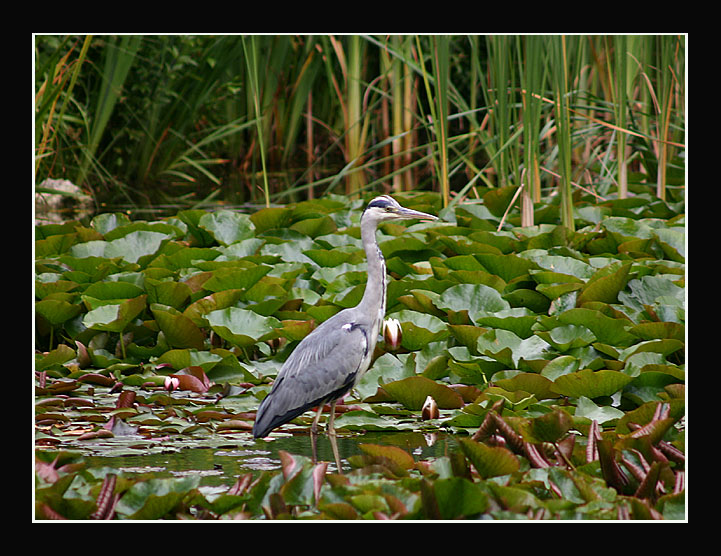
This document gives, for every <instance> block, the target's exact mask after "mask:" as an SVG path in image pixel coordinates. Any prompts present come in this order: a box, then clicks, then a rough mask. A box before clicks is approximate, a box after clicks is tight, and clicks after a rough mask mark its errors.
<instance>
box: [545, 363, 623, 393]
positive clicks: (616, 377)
mask: <svg viewBox="0 0 721 556" xmlns="http://www.w3.org/2000/svg"><path fill="white" fill-rule="evenodd" d="M632 380H633V378H632V377H630V376H629V375H627V374H624V373H621V372H618V371H608V370H602V371H592V370H591V369H583V370H581V371H576V372H575V373H569V374H565V375H562V376H559V377H558V378H556V380H554V381H553V386H552V387H551V389H552V390H553V391H554V392H556V393H558V394H561V395H562V396H568V397H572V398H579V397H581V396H585V397H587V398H598V397H599V396H610V395H612V394H615V393H616V392H618V391H619V390H622V389H623V387H624V386H626V385H627V384H628V383H629V382H631V381H632Z"/></svg>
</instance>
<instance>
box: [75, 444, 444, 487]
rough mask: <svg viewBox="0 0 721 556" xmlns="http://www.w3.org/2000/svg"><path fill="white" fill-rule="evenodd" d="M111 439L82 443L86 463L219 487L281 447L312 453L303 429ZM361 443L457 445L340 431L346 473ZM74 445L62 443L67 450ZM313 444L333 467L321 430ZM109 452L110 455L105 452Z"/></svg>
mask: <svg viewBox="0 0 721 556" xmlns="http://www.w3.org/2000/svg"><path fill="white" fill-rule="evenodd" d="M216 436H217V435H216ZM113 440H115V439H103V440H98V441H89V442H88V441H84V442H83V447H84V449H83V450H82V451H83V452H84V453H86V454H90V455H87V456H86V457H85V461H86V464H87V465H88V467H111V468H114V469H118V470H120V471H122V472H123V473H125V474H130V473H137V477H138V478H150V477H183V476H187V475H189V474H193V475H198V474H199V475H201V476H202V480H201V487H205V488H211V489H213V488H218V489H219V490H226V489H227V487H230V486H232V485H233V484H234V483H235V481H236V480H237V478H238V476H239V475H242V474H245V473H248V472H252V473H254V474H258V473H260V472H262V471H272V470H276V469H280V457H279V455H278V452H279V451H280V450H284V451H287V452H290V453H291V454H296V455H303V456H306V457H311V444H310V437H309V436H308V435H306V434H296V435H290V434H274V435H271V436H270V437H269V438H268V439H262V440H254V439H253V438H252V437H251V436H250V434H244V435H243V436H242V437H241V436H240V435H237V436H234V437H228V438H220V439H215V440H216V442H214V443H213V444H214V445H213V444H211V443H206V445H204V446H202V447H187V448H182V449H177V447H176V448H173V449H171V450H169V451H167V450H166V451H163V450H162V448H160V447H159V446H157V445H155V446H154V447H153V449H149V448H144V447H143V445H142V444H136V445H128V444H127V442H126V443H124V444H123V447H121V446H117V447H113V446H112V441H113ZM359 444H382V445H387V446H397V447H399V448H402V449H404V450H406V451H407V452H408V453H410V454H412V455H413V457H414V459H416V461H419V460H425V459H433V458H437V457H440V456H443V455H447V454H448V453H450V452H452V451H454V450H456V449H457V446H458V443H457V440H456V439H455V437H454V435H452V434H448V433H442V432H437V433H420V432H367V433H364V434H352V435H344V434H342V433H338V450H339V452H340V457H341V464H342V466H343V471H344V472H347V471H350V470H351V469H352V467H351V465H350V464H349V463H348V462H347V458H348V457H349V456H352V455H356V454H361V453H362V452H361V449H360V448H359ZM77 447H78V446H65V448H68V449H76V448H77ZM317 448H318V459H319V460H320V461H327V462H330V463H329V466H328V472H336V466H335V464H334V463H333V461H334V459H333V452H332V450H331V445H330V442H329V440H328V438H327V437H326V436H325V435H324V434H321V435H319V437H318V446H317ZM108 453H113V455H105V454H108ZM100 454H104V455H100Z"/></svg>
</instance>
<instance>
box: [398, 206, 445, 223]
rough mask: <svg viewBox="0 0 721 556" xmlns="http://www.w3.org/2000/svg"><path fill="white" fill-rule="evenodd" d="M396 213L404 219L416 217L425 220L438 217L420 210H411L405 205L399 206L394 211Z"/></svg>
mask: <svg viewBox="0 0 721 556" xmlns="http://www.w3.org/2000/svg"><path fill="white" fill-rule="evenodd" d="M396 215H398V216H400V217H401V218H404V219H406V218H407V219H411V218H417V219H418V220H425V221H431V220H438V217H437V216H433V215H432V214H426V213H425V212H420V211H418V210H411V209H407V208H405V207H400V208H399V209H398V210H397V211H396Z"/></svg>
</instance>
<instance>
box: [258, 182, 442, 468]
mask: <svg viewBox="0 0 721 556" xmlns="http://www.w3.org/2000/svg"><path fill="white" fill-rule="evenodd" d="M405 219H420V220H437V217H435V216H432V215H430V214H426V213H423V212H419V211H415V210H411V209H407V208H404V207H402V206H401V205H399V204H398V202H397V201H396V200H395V199H393V198H392V197H389V196H387V195H382V196H380V197H376V198H375V199H373V200H372V201H371V202H370V203H368V206H367V207H366V209H365V210H364V211H363V215H362V216H361V223H360V228H361V240H362V243H363V249H364V250H365V254H366V259H367V261H368V281H367V283H366V288H365V292H364V293H363V298H362V299H361V301H360V303H359V304H358V305H357V306H355V307H351V308H348V309H344V310H342V311H340V312H338V313H336V314H335V315H334V316H332V317H331V318H329V319H328V320H326V321H325V322H323V323H322V324H321V325H320V326H318V327H317V328H316V329H315V330H313V332H311V333H310V334H308V336H306V337H305V338H304V339H303V340H302V341H301V342H300V344H298V346H297V347H296V348H295V350H293V352H292V353H291V354H290V356H289V357H288V359H286V361H285V363H284V364H283V366H282V367H281V369H280V372H279V373H278V376H277V377H276V379H275V382H274V383H273V387H272V388H271V391H270V393H269V394H268V395H267V396H266V397H265V398H264V399H263V401H262V402H261V404H260V407H259V408H258V412H257V413H256V417H255V424H254V425H253V436H254V437H255V438H263V437H265V436H267V435H268V434H269V433H270V432H271V431H272V430H273V429H275V428H276V427H279V426H280V425H283V424H284V423H287V422H288V421H290V420H292V419H294V418H296V417H297V416H299V415H301V414H302V413H305V412H306V411H308V410H309V409H311V408H313V407H316V406H318V413H317V414H316V417H315V419H314V420H313V425H312V427H311V437H312V439H313V451H314V459H315V435H316V434H317V428H318V421H319V419H320V415H321V412H322V409H323V406H324V405H325V404H327V403H330V404H331V408H330V416H329V419H328V425H327V433H328V437H329V439H330V440H331V446H332V448H333V455H334V456H335V460H336V464H337V466H338V471H339V472H340V471H341V469H340V459H339V457H338V450H337V447H336V445H335V442H334V440H335V428H334V419H335V405H336V402H337V401H338V400H339V399H340V398H342V397H343V396H345V395H346V394H347V393H348V392H350V390H351V389H352V388H353V387H354V386H355V385H356V384H357V382H358V380H360V378H361V377H362V376H363V374H364V373H365V372H366V371H367V370H368V367H369V366H370V364H371V358H372V357H373V350H374V349H375V345H376V340H377V339H378V333H379V330H380V328H381V324H382V322H383V317H384V316H385V311H386V265H385V260H384V259H383V254H382V253H381V250H380V248H379V247H378V243H377V241H376V229H377V228H378V225H379V224H380V223H381V222H385V221H388V220H405Z"/></svg>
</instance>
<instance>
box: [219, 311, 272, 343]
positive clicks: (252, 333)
mask: <svg viewBox="0 0 721 556" xmlns="http://www.w3.org/2000/svg"><path fill="white" fill-rule="evenodd" d="M206 318H207V319H208V323H209V324H210V327H211V328H212V329H213V330H214V331H215V333H216V334H218V336H220V337H221V338H223V339H224V340H227V341H228V342H231V343H232V344H235V345H237V346H240V347H250V346H252V345H253V344H255V343H256V342H259V341H262V340H266V339H269V338H271V337H272V336H273V335H274V332H275V329H276V328H279V327H280V326H281V324H280V321H278V319H276V318H273V317H264V316H261V315H259V314H257V313H254V312H253V311H248V310H246V309H238V308H237V307H227V308H225V309H218V310H216V311H212V312H210V313H208V314H207V315H206Z"/></svg>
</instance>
